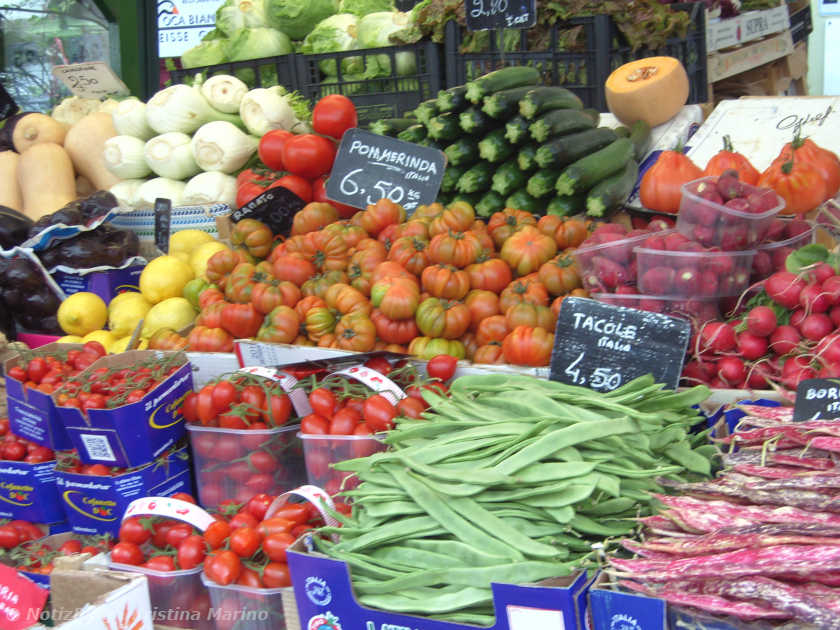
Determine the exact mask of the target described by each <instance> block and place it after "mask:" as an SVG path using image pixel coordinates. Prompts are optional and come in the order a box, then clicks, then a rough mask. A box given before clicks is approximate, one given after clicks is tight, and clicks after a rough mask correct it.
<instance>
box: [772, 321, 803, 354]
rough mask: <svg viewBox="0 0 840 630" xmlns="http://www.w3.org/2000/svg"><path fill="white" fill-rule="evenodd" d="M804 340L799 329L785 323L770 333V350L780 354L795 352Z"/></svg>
mask: <svg viewBox="0 0 840 630" xmlns="http://www.w3.org/2000/svg"><path fill="white" fill-rule="evenodd" d="M800 341H802V336H801V335H800V334H799V330H797V329H796V328H794V327H793V326H790V325H787V324H785V325H783V326H779V327H777V328H776V330H774V331H773V334H772V335H770V350H772V351H773V352H775V353H776V354H778V355H783V354H788V353H790V352H793V351H794V350H795V349H796V347H797V346H798V345H799V342H800Z"/></svg>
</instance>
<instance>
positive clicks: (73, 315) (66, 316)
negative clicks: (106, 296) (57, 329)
mask: <svg viewBox="0 0 840 630" xmlns="http://www.w3.org/2000/svg"><path fill="white" fill-rule="evenodd" d="M57 317H58V325H59V326H61V330H63V331H64V332H65V333H67V334H68V335H78V336H80V337H83V336H84V335H86V334H88V333H89V332H91V331H94V330H99V329H100V328H102V327H104V326H105V322H106V321H107V320H108V307H107V306H105V302H103V301H102V298H101V297H99V296H98V295H96V294H95V293H89V292H88V291H82V292H81V293H74V294H73V295H71V296H70V297H68V298H67V299H66V300H64V301H63V302H62V303H61V305H60V306H59V307H58V313H57Z"/></svg>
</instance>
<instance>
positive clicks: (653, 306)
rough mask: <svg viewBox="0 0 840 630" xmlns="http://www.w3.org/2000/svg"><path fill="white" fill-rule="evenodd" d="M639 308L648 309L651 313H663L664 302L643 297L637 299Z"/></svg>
mask: <svg viewBox="0 0 840 630" xmlns="http://www.w3.org/2000/svg"><path fill="white" fill-rule="evenodd" d="M639 310H642V311H649V312H651V313H664V312H665V302H663V301H662V300H653V299H650V298H648V299H644V300H639Z"/></svg>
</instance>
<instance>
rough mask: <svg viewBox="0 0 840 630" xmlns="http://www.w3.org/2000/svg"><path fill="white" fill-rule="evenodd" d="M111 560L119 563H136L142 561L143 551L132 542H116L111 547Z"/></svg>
mask: <svg viewBox="0 0 840 630" xmlns="http://www.w3.org/2000/svg"><path fill="white" fill-rule="evenodd" d="M111 560H113V561H114V562H117V563H119V564H132V565H138V564H142V562H143V552H142V551H140V547H138V546H137V545H135V544H134V543H130V542H118V543H117V544H116V545H114V548H113V549H111Z"/></svg>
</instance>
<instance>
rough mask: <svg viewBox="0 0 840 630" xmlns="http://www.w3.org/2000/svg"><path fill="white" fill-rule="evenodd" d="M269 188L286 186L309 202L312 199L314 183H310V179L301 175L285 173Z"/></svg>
mask: <svg viewBox="0 0 840 630" xmlns="http://www.w3.org/2000/svg"><path fill="white" fill-rule="evenodd" d="M269 188H286V189H287V190H291V191H292V192H293V193H295V194H296V195H297V196H298V197H300V198H301V199H302V200H303V201H304V202H306V203H309V202H310V201H312V184H310V183H309V180H308V179H306V178H305V177H301V176H300V175H283V177H281V178H280V179H278V180H277V181H276V182H274V183H273V184H271V186H269Z"/></svg>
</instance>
